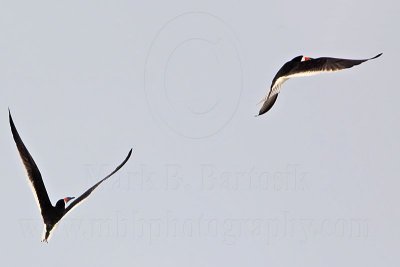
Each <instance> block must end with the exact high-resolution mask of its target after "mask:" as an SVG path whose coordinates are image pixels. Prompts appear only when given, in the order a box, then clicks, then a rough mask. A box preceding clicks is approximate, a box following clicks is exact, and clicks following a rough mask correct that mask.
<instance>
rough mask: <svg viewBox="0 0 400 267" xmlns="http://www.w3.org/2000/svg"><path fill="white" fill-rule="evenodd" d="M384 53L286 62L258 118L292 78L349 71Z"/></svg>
mask: <svg viewBox="0 0 400 267" xmlns="http://www.w3.org/2000/svg"><path fill="white" fill-rule="evenodd" d="M381 55H382V53H380V54H379V55H376V56H374V57H372V58H369V59H343V58H332V57H320V58H310V57H306V56H298V57H295V58H293V59H292V60H290V61H288V62H286V63H285V64H284V65H283V66H282V67H281V68H280V70H279V71H278V72H277V73H276V75H275V77H274V79H273V80H272V84H271V88H270V90H269V93H268V94H267V95H266V97H265V98H263V99H262V100H261V101H260V103H263V105H262V107H261V109H260V111H259V113H258V116H259V115H262V114H264V113H266V112H267V111H269V110H270V109H271V108H272V106H273V105H274V104H275V101H276V99H277V98H278V94H279V92H280V90H281V87H282V84H283V83H284V82H286V81H287V80H288V79H290V78H294V77H304V76H311V75H316V74H319V73H324V72H334V71H339V70H343V69H348V68H351V67H353V66H356V65H359V64H361V63H363V62H365V61H368V60H371V59H374V58H377V57H380V56H381Z"/></svg>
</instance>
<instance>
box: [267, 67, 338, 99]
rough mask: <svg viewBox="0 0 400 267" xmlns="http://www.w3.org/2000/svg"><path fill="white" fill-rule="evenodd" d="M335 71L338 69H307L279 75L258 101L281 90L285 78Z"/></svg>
mask: <svg viewBox="0 0 400 267" xmlns="http://www.w3.org/2000/svg"><path fill="white" fill-rule="evenodd" d="M335 71H338V70H322V71H307V72H299V73H294V74H291V75H287V76H282V77H279V78H278V79H277V80H276V81H275V83H274V85H273V87H272V88H271V90H270V91H269V92H268V94H267V95H266V96H265V97H264V98H263V100H261V101H260V103H261V102H265V101H266V100H267V99H268V98H271V97H273V96H274V95H276V94H278V93H279V92H280V91H281V87H282V85H283V83H284V82H286V81H287V80H289V79H290V78H297V77H307V76H313V75H317V74H321V73H328V72H335Z"/></svg>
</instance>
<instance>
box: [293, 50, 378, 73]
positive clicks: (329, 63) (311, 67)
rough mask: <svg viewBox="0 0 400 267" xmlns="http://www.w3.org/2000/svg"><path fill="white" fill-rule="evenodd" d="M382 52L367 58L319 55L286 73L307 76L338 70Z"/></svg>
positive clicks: (357, 63)
mask: <svg viewBox="0 0 400 267" xmlns="http://www.w3.org/2000/svg"><path fill="white" fill-rule="evenodd" d="M381 55H382V53H380V54H378V55H376V56H375V57H372V58H368V59H344V58H332V57H320V58H316V59H311V60H306V61H303V62H301V63H300V64H298V66H297V67H296V68H293V69H292V70H291V72H290V73H289V74H288V77H290V78H292V77H301V76H309V75H314V74H318V73H322V72H332V71H339V70H343V69H348V68H351V67H353V66H356V65H359V64H361V63H363V62H365V61H368V60H371V59H374V58H377V57H380V56H381Z"/></svg>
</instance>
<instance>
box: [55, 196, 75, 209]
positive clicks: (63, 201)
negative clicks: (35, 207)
mask: <svg viewBox="0 0 400 267" xmlns="http://www.w3.org/2000/svg"><path fill="white" fill-rule="evenodd" d="M74 198H75V197H65V198H63V199H60V200H59V201H57V203H56V208H59V209H65V205H66V204H67V203H68V202H69V201H70V200H71V199H74Z"/></svg>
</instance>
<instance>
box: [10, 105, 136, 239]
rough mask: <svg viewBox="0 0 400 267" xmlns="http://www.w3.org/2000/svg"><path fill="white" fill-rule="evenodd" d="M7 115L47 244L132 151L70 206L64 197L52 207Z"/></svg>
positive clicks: (36, 169)
mask: <svg viewBox="0 0 400 267" xmlns="http://www.w3.org/2000/svg"><path fill="white" fill-rule="evenodd" d="M8 113H9V120H10V127H11V132H12V135H13V138H14V141H15V144H16V145H17V149H18V152H19V155H20V157H21V159H22V162H23V164H24V166H25V169H26V171H27V174H28V178H29V181H30V183H31V185H32V188H33V193H34V195H35V198H36V200H37V202H38V206H39V209H40V212H41V214H42V218H43V223H44V225H45V229H44V232H43V239H42V241H43V242H48V239H49V238H50V234H51V231H52V230H53V229H54V227H55V226H56V225H57V223H58V222H59V221H60V220H61V218H62V217H63V216H64V215H66V214H67V213H68V212H69V211H71V210H72V208H74V207H75V206H76V205H78V204H80V203H81V202H82V200H84V199H85V198H87V197H88V196H89V195H90V194H91V193H92V192H93V190H94V189H96V187H98V186H99V185H100V184H101V183H102V182H104V181H105V180H106V179H108V178H109V177H110V176H112V175H113V174H114V173H116V172H117V171H118V170H119V169H120V168H121V167H122V166H124V164H125V163H126V162H127V161H128V159H129V157H130V156H131V154H132V149H131V150H130V151H129V153H128V155H127V157H126V158H125V160H124V161H123V162H122V163H121V164H120V165H119V166H118V167H117V168H116V169H115V170H114V171H113V172H111V173H110V174H109V175H107V176H106V177H104V178H103V179H101V180H100V181H99V182H97V183H96V184H95V185H94V186H92V187H91V188H89V189H88V190H86V192H84V193H83V194H82V195H81V196H79V197H78V198H77V199H75V200H74V201H73V202H71V204H70V205H69V206H68V207H65V204H67V203H68V202H69V201H70V200H72V199H74V197H66V198H64V199H60V200H58V201H57V203H56V205H55V206H54V207H53V205H52V204H51V202H50V199H49V196H48V194H47V191H46V187H45V185H44V183H43V179H42V175H41V174H40V171H39V168H38V167H37V165H36V163H35V161H34V160H33V158H32V156H31V154H30V153H29V151H28V149H27V148H26V147H25V145H24V143H23V142H22V140H21V137H20V136H19V134H18V131H17V129H16V128H15V125H14V122H13V119H12V117H11V113H10V111H8Z"/></svg>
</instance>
